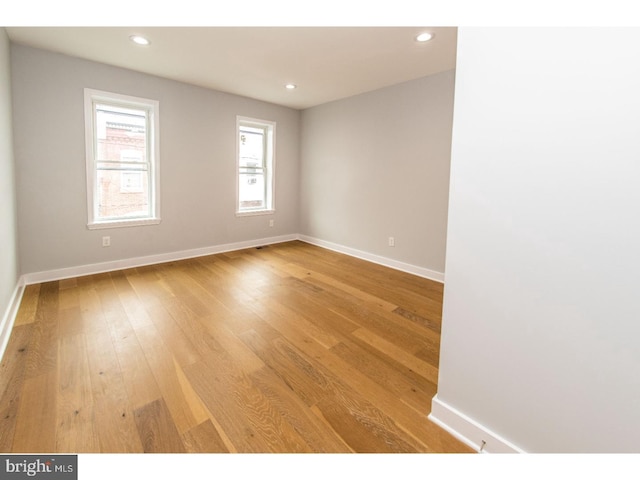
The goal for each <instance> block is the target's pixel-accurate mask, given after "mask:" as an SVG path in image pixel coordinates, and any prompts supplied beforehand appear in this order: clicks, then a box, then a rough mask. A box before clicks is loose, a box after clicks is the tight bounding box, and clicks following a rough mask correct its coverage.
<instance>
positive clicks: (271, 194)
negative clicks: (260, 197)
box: [236, 115, 276, 217]
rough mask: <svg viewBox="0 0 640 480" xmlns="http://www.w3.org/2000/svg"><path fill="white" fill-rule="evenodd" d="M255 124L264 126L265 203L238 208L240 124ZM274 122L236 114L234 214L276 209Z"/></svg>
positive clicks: (243, 214) (249, 213)
mask: <svg viewBox="0 0 640 480" xmlns="http://www.w3.org/2000/svg"><path fill="white" fill-rule="evenodd" d="M241 125H247V126H255V127H258V128H266V132H267V148H266V152H265V153H266V155H267V158H266V163H267V166H266V172H267V178H266V187H267V192H266V199H265V200H266V205H265V207H264V208H260V209H256V210H240V135H238V134H239V132H240V126H241ZM275 182H276V122H275V121H273V120H261V119H259V118H251V117H243V116H242V115H236V216H237V217H241V216H247V215H269V214H272V213H274V212H275V210H276V189H275Z"/></svg>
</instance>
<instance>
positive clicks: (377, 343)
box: [353, 328, 438, 384]
mask: <svg viewBox="0 0 640 480" xmlns="http://www.w3.org/2000/svg"><path fill="white" fill-rule="evenodd" d="M353 335H354V336H355V337H356V338H359V339H360V340H362V341H364V342H366V343H368V344H369V345H371V346H372V347H374V348H375V349H377V350H379V351H380V352H382V353H384V354H385V355H388V356H389V357H391V358H393V359H394V360H396V361H398V362H399V363H401V364H402V365H404V366H405V367H407V368H408V369H409V370H410V371H412V372H416V373H417V374H418V375H421V376H423V377H424V378H425V379H427V380H428V381H429V382H431V383H433V384H437V383H438V369H437V368H436V367H434V366H433V365H430V364H428V363H427V362H425V361H423V360H420V359H419V358H417V357H415V356H414V355H411V354H410V353H408V352H407V351H406V350H403V349H402V348H401V347H399V346H397V345H395V344H393V343H391V342H389V341H388V340H386V339H384V338H382V337H379V336H378V335H376V334H374V333H372V332H370V331H369V330H367V329H366V328H360V329H358V330H357V331H355V332H353Z"/></svg>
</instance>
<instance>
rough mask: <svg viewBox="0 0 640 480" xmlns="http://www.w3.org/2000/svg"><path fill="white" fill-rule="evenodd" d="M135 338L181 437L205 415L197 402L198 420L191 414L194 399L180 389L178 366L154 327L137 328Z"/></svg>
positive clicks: (181, 387) (194, 397)
mask: <svg viewBox="0 0 640 480" xmlns="http://www.w3.org/2000/svg"><path fill="white" fill-rule="evenodd" d="M136 336H137V337H138V340H139V342H140V345H141V346H142V350H143V351H144V355H145V357H146V359H147V362H148V364H149V365H150V368H151V371H152V372H153V375H154V377H155V380H156V384H157V385H158V388H159V390H160V393H161V396H162V399H163V400H164V403H165V405H166V406H167V408H168V410H169V412H170V413H171V418H172V419H173V422H174V423H175V427H176V429H177V431H178V433H180V434H182V433H184V432H186V431H187V430H190V429H191V428H193V427H195V426H196V425H199V424H200V423H201V422H202V421H203V420H204V419H205V418H206V414H205V415H204V418H203V416H202V411H203V409H202V407H201V406H200V404H199V403H195V408H196V411H197V413H199V414H200V415H198V417H199V418H197V417H196V414H194V411H193V410H192V408H191V403H192V402H195V401H196V400H197V396H196V395H195V394H193V392H192V391H191V390H189V391H187V392H185V391H184V390H183V386H186V384H185V383H182V382H181V381H180V378H179V377H178V372H177V370H176V369H177V368H179V367H178V365H177V363H176V362H175V361H174V357H173V355H172V353H171V351H170V350H169V349H168V348H167V347H166V345H165V344H164V342H163V341H162V338H161V337H160V335H159V334H158V332H157V331H156V329H155V327H153V326H152V325H151V326H148V327H145V328H139V329H137V330H136Z"/></svg>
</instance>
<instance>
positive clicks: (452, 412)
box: [427, 394, 526, 453]
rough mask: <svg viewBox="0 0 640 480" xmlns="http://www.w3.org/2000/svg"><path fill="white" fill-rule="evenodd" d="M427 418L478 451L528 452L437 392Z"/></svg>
mask: <svg viewBox="0 0 640 480" xmlns="http://www.w3.org/2000/svg"><path fill="white" fill-rule="evenodd" d="M427 418H429V420H431V421H432V422H433V423H435V424H436V425H438V426H439V427H441V428H443V429H444V430H446V431H447V432H449V433H450V434H451V435H453V436H454V437H456V438H457V439H458V440H460V441H461V442H463V443H465V444H466V445H468V446H469V447H471V448H473V449H474V450H475V451H477V452H480V453H526V452H525V451H524V450H522V449H521V448H520V447H517V446H516V445H514V444H512V443H511V442H509V441H508V440H506V439H504V438H502V437H501V436H500V435H498V434H497V433H495V432H493V431H491V430H490V429H488V428H487V427H485V426H484V425H482V424H480V423H478V422H476V421H475V420H473V419H472V418H470V417H468V416H467V415H465V414H464V413H462V412H460V411H459V410H457V409H455V408H453V407H452V406H451V405H448V404H447V403H445V402H443V401H442V400H440V399H439V398H438V395H437V394H436V396H435V397H433V399H432V401H431V413H430V414H429V416H428V417H427Z"/></svg>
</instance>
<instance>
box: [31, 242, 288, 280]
mask: <svg viewBox="0 0 640 480" xmlns="http://www.w3.org/2000/svg"><path fill="white" fill-rule="evenodd" d="M297 239H298V236H297V235H295V234H292V235H282V236H279V237H269V238H261V239H257V240H247V241H244V242H237V243H227V244H224V245H214V246H211V247H203V248H194V249H191V250H182V251H179V252H170V253H160V254H157V255H148V256H144V257H135V258H127V259H123V260H114V261H111V262H103V263H93V264H89V265H79V266H77V267H68V268H60V269H57V270H47V271H45V272H36V273H27V274H25V275H23V278H24V284H26V285H31V284H34V283H42V282H51V281H55V280H63V279H65V278H74V277H82V276H84V275H93V274H96V273H104V272H112V271H114V270H123V269H125V268H134V267H142V266H145V265H154V264H157V263H165V262H174V261H177V260H186V259H188V258H195V257H203V256H205V255H214V254H216V253H224V252H231V251H233V250H242V249H243V248H252V247H259V246H261V245H273V244H276V243H282V242H289V241H291V240H297Z"/></svg>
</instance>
